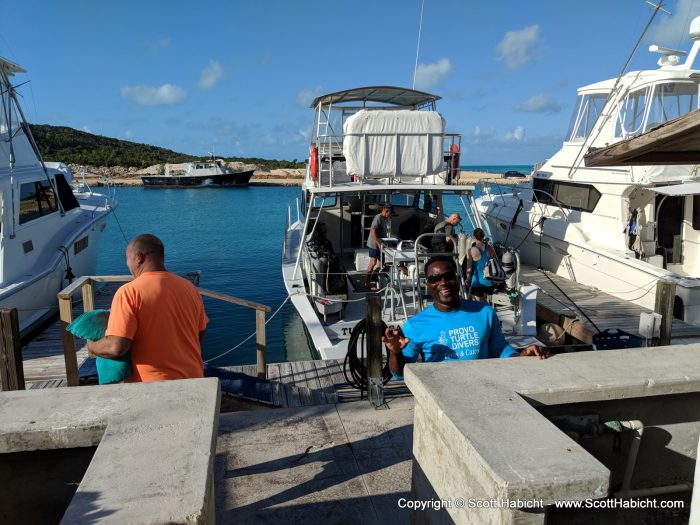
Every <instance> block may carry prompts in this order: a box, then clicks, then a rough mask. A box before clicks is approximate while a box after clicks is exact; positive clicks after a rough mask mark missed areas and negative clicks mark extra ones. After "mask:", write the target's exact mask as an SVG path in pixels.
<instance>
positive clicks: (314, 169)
mask: <svg viewBox="0 0 700 525" xmlns="http://www.w3.org/2000/svg"><path fill="white" fill-rule="evenodd" d="M309 170H310V172H311V180H312V181H314V182H316V181H317V180H318V148H317V147H316V146H311V156H310V158H309Z"/></svg>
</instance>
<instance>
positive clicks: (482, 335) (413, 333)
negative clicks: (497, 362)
mask: <svg viewBox="0 0 700 525" xmlns="http://www.w3.org/2000/svg"><path fill="white" fill-rule="evenodd" d="M403 333H404V336H406V337H408V338H409V339H410V341H409V343H408V344H407V345H406V347H405V348H404V349H403V356H404V359H405V360H406V362H407V363H415V362H416V361H417V360H418V356H419V354H421V353H422V354H423V356H424V361H425V362H438V361H452V360H467V359H488V358H493V357H510V356H512V355H514V354H517V353H518V352H517V350H515V349H514V348H513V347H512V346H510V345H509V344H508V342H507V341H506V339H505V337H503V332H501V324H500V323H499V321H498V317H497V316H496V311H495V310H494V309H493V307H491V305H489V304H486V303H484V302H478V301H466V300H462V304H461V305H460V307H459V309H458V310H455V311H453V312H439V311H438V310H436V309H435V306H429V307H428V308H426V309H425V310H423V311H422V312H421V313H419V314H418V315H416V316H415V317H412V318H411V319H409V320H408V321H406V323H405V324H404V327H403ZM394 377H396V378H397V379H402V378H401V377H400V376H397V375H396V374H394Z"/></svg>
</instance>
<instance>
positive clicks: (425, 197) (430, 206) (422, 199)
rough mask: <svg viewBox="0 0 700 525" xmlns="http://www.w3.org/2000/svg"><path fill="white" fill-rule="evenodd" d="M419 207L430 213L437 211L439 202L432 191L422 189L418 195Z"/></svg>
mask: <svg viewBox="0 0 700 525" xmlns="http://www.w3.org/2000/svg"><path fill="white" fill-rule="evenodd" d="M418 209H420V210H423V211H425V212H428V213H437V202H436V201H435V200H434V199H433V197H432V195H430V193H426V192H424V191H421V192H420V194H419V195H418Z"/></svg>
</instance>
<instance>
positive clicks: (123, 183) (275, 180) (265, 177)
mask: <svg viewBox="0 0 700 525" xmlns="http://www.w3.org/2000/svg"><path fill="white" fill-rule="evenodd" d="M485 179H488V182H496V183H509V184H522V183H524V182H529V180H530V177H529V176H528V177H525V178H522V179H504V178H503V177H502V176H501V174H499V173H487V172H481V171H461V172H460V175H459V183H460V184H476V183H478V182H480V181H484V180H485ZM74 180H76V181H79V180H80V177H79V176H76V177H74ZM85 181H86V182H87V183H88V185H89V186H91V187H98V188H99V187H104V186H106V184H105V181H104V178H102V177H85ZM303 182H304V179H303V178H297V177H295V178H289V177H275V176H271V175H270V174H269V173H266V174H261V175H260V176H256V175H253V177H252V178H251V179H250V182H249V183H248V186H301V185H302V183H303ZM109 183H110V184H112V185H114V186H117V187H131V186H141V187H143V184H142V183H141V178H140V177H139V176H136V177H116V178H111V179H110V181H109Z"/></svg>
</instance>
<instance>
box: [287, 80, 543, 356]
mask: <svg viewBox="0 0 700 525" xmlns="http://www.w3.org/2000/svg"><path fill="white" fill-rule="evenodd" d="M439 99H440V97H438V96H436V95H431V94H429V93H424V92H421V91H415V90H412V89H404V88H399V87H387V86H377V87H362V88H357V89H350V90H346V91H340V92H337V93H330V94H328V95H323V96H320V97H318V98H316V99H315V100H314V101H313V103H312V105H311V108H312V109H313V110H314V116H313V127H312V130H311V137H310V139H311V140H310V146H309V160H308V163H307V170H306V177H305V180H304V183H303V185H302V189H301V192H302V195H301V199H299V200H297V201H296V205H294V203H292V204H291V205H290V207H289V210H288V214H287V223H286V231H285V237H284V245H283V251H282V275H283V279H284V283H285V286H286V289H287V292H288V293H289V295H290V300H291V302H292V304H293V305H294V307H295V308H296V310H297V312H298V313H299V315H300V317H301V319H302V321H303V323H304V326H305V329H306V331H307V335H308V336H309V339H310V340H311V341H312V346H313V348H314V349H315V351H316V352H317V355H316V356H315V357H317V358H321V359H339V358H340V359H342V358H344V357H345V356H346V355H348V352H349V351H350V352H354V353H356V354H359V353H360V352H359V351H358V350H357V345H358V344H360V345H361V344H363V342H364V340H365V337H364V336H363V334H364V331H363V330H364V328H363V326H364V323H363V322H362V321H363V320H364V319H365V316H366V306H365V303H366V298H367V297H368V296H372V295H377V296H379V297H380V309H381V315H382V318H383V321H384V322H385V324H386V325H387V326H400V325H402V324H403V323H404V322H405V320H406V319H407V318H409V317H411V316H412V315H415V314H416V313H418V312H420V311H421V310H422V309H423V308H425V307H426V306H427V305H428V301H430V297H429V296H428V294H427V293H426V290H425V278H424V272H423V266H424V263H425V262H426V261H427V260H428V259H429V258H430V257H431V256H434V255H436V254H435V253H431V251H430V250H429V247H430V246H431V238H432V237H435V236H442V237H444V236H445V234H444V233H438V234H434V233H433V230H434V227H435V225H436V224H437V223H439V222H440V221H442V220H444V218H446V217H447V216H448V215H449V213H451V212H453V211H457V208H459V207H460V205H461V208H462V210H463V214H464V215H465V216H466V217H470V216H473V210H472V205H473V201H472V190H473V189H474V187H473V186H470V185H460V184H459V183H458V176H459V148H460V145H461V136H460V135H456V134H447V133H445V121H444V119H443V117H442V116H441V115H440V113H438V112H437V110H436V102H437V101H438V100H439ZM386 204H391V205H392V206H393V215H392V217H391V218H390V226H389V230H390V234H391V235H390V237H388V238H386V239H384V241H383V243H382V244H383V246H382V252H381V255H382V263H381V264H380V268H381V270H380V271H379V272H378V274H376V275H373V276H372V278H371V279H370V281H371V280H372V279H374V278H376V280H377V283H376V286H377V289H374V288H373V286H367V283H368V279H367V276H368V273H367V269H368V263H369V254H368V249H367V247H366V241H367V238H368V235H369V233H370V226H371V224H372V220H373V219H374V217H375V216H376V215H377V214H379V213H380V211H381V209H382V208H383V207H384V205H386ZM474 226H476V224H474V223H473V224H472V227H474ZM453 241H454V242H453V243H452V246H453V247H456V246H458V245H459V246H460V247H461V249H460V250H459V251H456V250H454V249H453V251H451V252H449V253H447V254H443V255H449V256H452V257H454V259H455V260H456V261H457V262H459V258H460V254H461V255H462V256H463V255H464V253H466V246H467V240H466V237H465V236H464V235H463V234H462V235H460V237H459V238H458V239H457V238H455V239H453ZM511 255H513V254H511ZM516 257H517V254H516ZM511 277H513V280H512V281H511V283H510V285H511V286H512V289H511V291H512V290H513V289H518V285H517V274H514V273H513V272H511ZM370 285H372V283H371V282H370ZM461 287H462V292H463V294H464V295H465V296H466V289H465V287H464V283H461ZM527 294H529V295H527V297H526V298H525V299H524V300H523V301H522V302H520V301H519V298H520V297H521V295H518V294H517V293H511V295H510V296H506V298H505V299H504V301H503V302H502V304H501V305H500V306H499V307H498V308H497V311H498V312H499V317H500V318H501V322H502V326H503V330H504V333H505V334H506V335H507V336H515V335H516V334H527V335H533V334H534V333H535V324H534V309H535V306H534V305H535V299H536V298H535V295H534V290H528V291H527ZM494 302H497V301H494ZM516 303H517V307H516V306H515V305H516Z"/></svg>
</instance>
